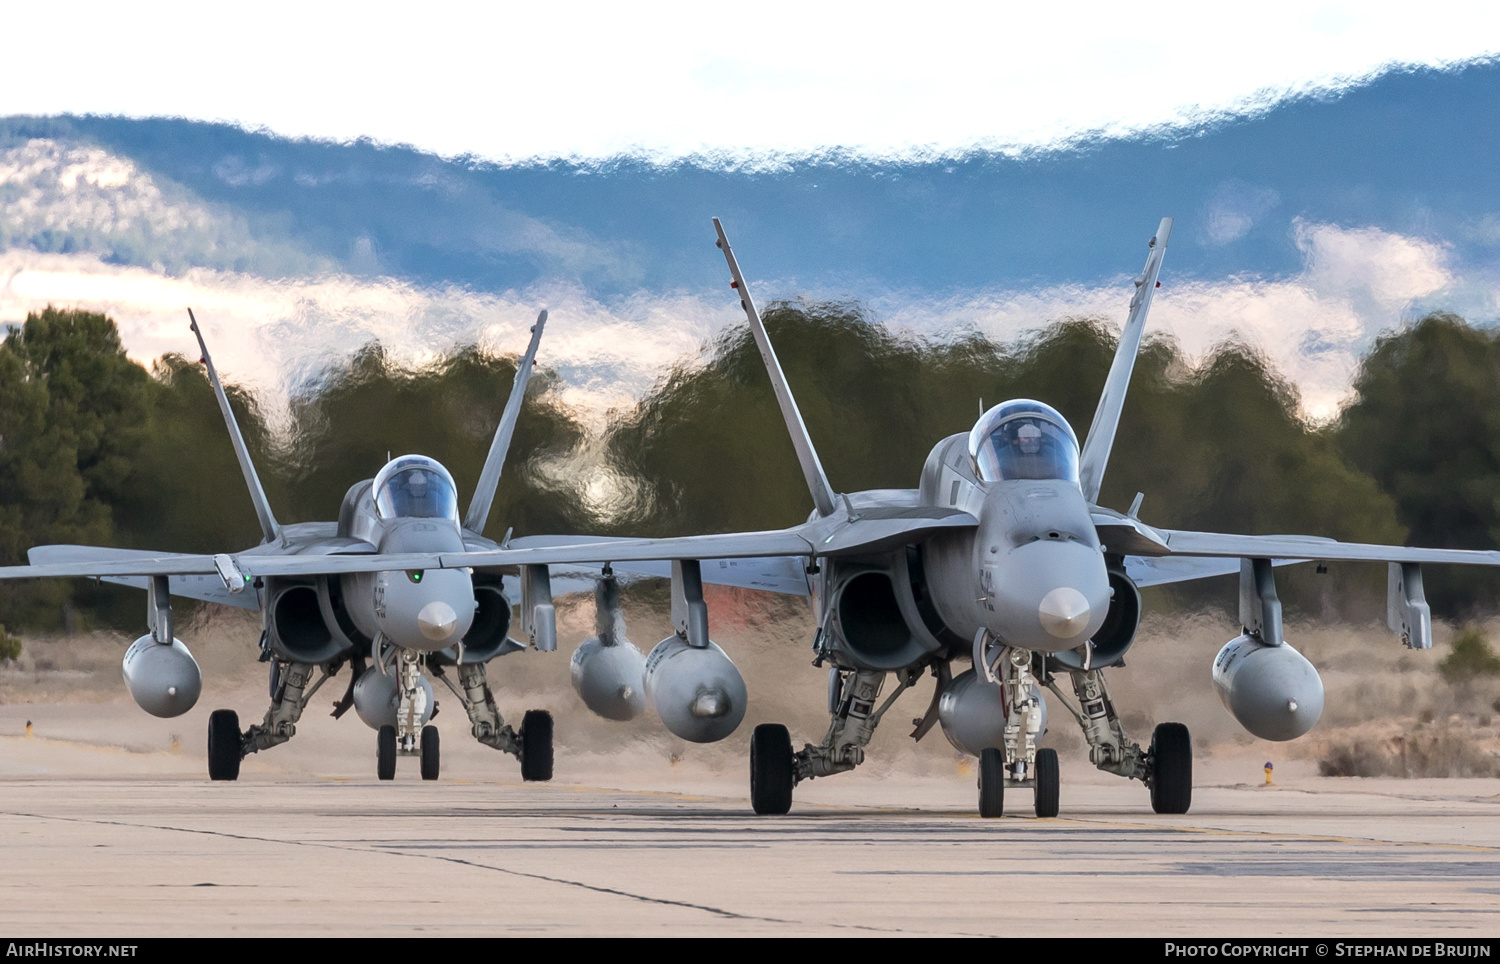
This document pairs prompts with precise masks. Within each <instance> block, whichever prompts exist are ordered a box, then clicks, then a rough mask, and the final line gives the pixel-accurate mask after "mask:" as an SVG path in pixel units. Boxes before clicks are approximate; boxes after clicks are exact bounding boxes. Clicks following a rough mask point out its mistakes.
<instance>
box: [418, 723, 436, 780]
mask: <svg viewBox="0 0 1500 964" xmlns="http://www.w3.org/2000/svg"><path fill="white" fill-rule="evenodd" d="M437 778H438V728H437V727H435V726H424V727H422V779H423V780H436V779H437Z"/></svg>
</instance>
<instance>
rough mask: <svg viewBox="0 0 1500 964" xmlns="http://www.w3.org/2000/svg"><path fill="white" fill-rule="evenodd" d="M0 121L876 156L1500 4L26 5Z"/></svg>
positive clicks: (457, 148) (1320, 81)
mask: <svg viewBox="0 0 1500 964" xmlns="http://www.w3.org/2000/svg"><path fill="white" fill-rule="evenodd" d="M5 33H6V35H7V38H8V42H6V43H5V44H4V45H3V49H4V53H5V61H6V75H7V83H5V84H4V85H0V116H3V115H13V114H57V113H103V114H121V115H128V116H134V117H142V116H182V117H187V118H192V119H200V120H227V121H233V122H236V123H240V124H244V125H247V126H250V127H265V128H268V129H270V130H271V131H274V132H276V133H279V134H283V135H292V136H312V137H317V138H331V139H338V140H346V139H352V138H356V137H371V138H374V139H376V140H378V141H382V142H390V143H406V144H411V145H413V146H416V147H419V148H422V149H424V150H430V151H435V152H437V153H440V154H443V155H445V156H455V155H461V154H474V155H478V156H481V157H485V158H491V159H522V158H531V157H539V156H540V157H556V156H578V157H600V156H606V155H610V154H614V153H617V152H621V151H630V152H633V153H643V154H648V155H651V156H656V157H662V158H671V157H677V156H682V155H684V154H691V153H695V152H703V153H709V154H715V155H717V154H721V153H726V152H728V153H733V154H738V155H743V154H745V153H764V152H793V153H800V152H807V151H814V150H817V149H819V148H826V147H829V146H842V147H845V148H852V149H856V150H858V151H860V152H861V153H868V154H874V155H879V156H890V155H902V156H910V155H912V154H917V153H923V152H930V151H937V152H951V151H960V150H963V149H965V148H969V147H973V146H985V147H992V148H993V147H1000V148H1013V147H1017V146H1034V145H1041V144H1049V143H1053V142H1055V141H1056V140H1058V139H1059V138H1066V137H1068V136H1070V135H1076V134H1078V133H1080V132H1090V131H1105V132H1125V131H1130V130H1138V129H1141V128H1145V127H1150V126H1152V125H1157V124H1163V123H1172V124H1180V123H1190V122H1191V121H1192V119H1194V118H1197V117H1201V116H1202V115H1203V114H1204V112H1214V111H1224V110H1233V111H1239V110H1243V109H1246V108H1247V107H1253V106H1254V105H1257V104H1267V103H1269V102H1271V101H1273V100H1274V99H1276V98H1277V97H1279V96H1281V95H1284V94H1286V93H1288V92H1294V91H1305V90H1307V89H1309V88H1318V87H1328V86H1340V85H1342V84H1345V83H1348V82H1349V81H1351V80H1355V79H1358V78H1362V77H1367V76H1368V75H1370V74H1371V73H1372V72H1375V71H1378V70H1379V69H1381V68H1382V67H1384V66H1387V65H1390V64H1449V63H1455V62H1459V61H1463V60H1468V59H1473V58H1476V57H1482V56H1487V55H1492V54H1494V53H1495V52H1496V51H1500V5H1497V4H1493V3H1471V2H1444V0H1429V2H1425V3H1423V4H1422V5H1421V7H1420V14H1419V15H1418V14H1417V12H1416V11H1415V9H1414V8H1413V7H1412V6H1411V5H1410V4H1393V3H1370V2H1364V3H1348V2H1341V3H1306V2H1280V0H1263V2H1257V3H1254V4H1236V5H1227V4H1205V3H1202V2H1199V0H1191V2H1175V0H1174V2H1153V3H1151V4H1143V5H1122V4H1118V3H1107V4H1106V3H1083V4H1080V3H1071V4H1069V3H1053V4H1014V3H1012V4H995V3H951V2H950V3H943V2H928V3H923V4H920V5H910V4H901V5H894V4H892V5H882V4H869V3H806V2H781V0H758V2H756V3H753V4H730V3H723V4H703V3H665V2H655V3H648V4H644V5H642V4H616V3H608V4H606V3H571V4H570V3H547V4H540V3H528V4H477V3H455V2H429V3H425V4H421V5H413V4H410V3H399V4H397V3H379V2H373V3H372V2H364V3H359V4H309V3H306V2H305V0H303V2H293V3H288V2H276V0H272V2H261V3H257V4H254V5H250V6H243V5H212V4H202V3H197V2H194V3H166V2H156V3H130V4H122V3H117V2H109V3H100V2H91V0H89V2H71V3H69V4H67V5H66V7H65V8H64V7H58V6H56V5H46V4H24V5H23V4H13V5H10V6H9V7H8V8H7V10H6V13H5Z"/></svg>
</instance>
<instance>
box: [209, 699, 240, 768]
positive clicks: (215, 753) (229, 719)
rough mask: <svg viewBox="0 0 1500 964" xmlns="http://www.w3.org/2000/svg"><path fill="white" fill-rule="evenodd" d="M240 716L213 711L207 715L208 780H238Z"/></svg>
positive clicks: (230, 712) (231, 711)
mask: <svg viewBox="0 0 1500 964" xmlns="http://www.w3.org/2000/svg"><path fill="white" fill-rule="evenodd" d="M241 759H243V754H242V753H241V752H240V715H239V714H238V713H236V712H235V711H234V710H214V711H213V712H212V713H210V714H209V715H208V778H209V779H210V780H238V779H239V778H240V760H241Z"/></svg>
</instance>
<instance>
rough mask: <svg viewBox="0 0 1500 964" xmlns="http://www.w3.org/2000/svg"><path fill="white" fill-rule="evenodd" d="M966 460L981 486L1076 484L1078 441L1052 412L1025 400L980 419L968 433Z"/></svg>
mask: <svg viewBox="0 0 1500 964" xmlns="http://www.w3.org/2000/svg"><path fill="white" fill-rule="evenodd" d="M969 455H970V456H972V457H973V459H974V470H975V472H976V473H977V474H978V475H979V478H980V479H981V480H982V481H985V482H1006V481H1012V480H1015V479H1057V480H1061V481H1064V482H1072V483H1074V484H1077V482H1078V437H1077V436H1076V435H1074V434H1073V429H1072V428H1071V427H1070V426H1069V425H1068V422H1067V420H1066V419H1065V418H1063V417H1062V415H1061V414H1060V413H1059V412H1058V411H1057V410H1056V409H1054V408H1052V407H1051V406H1050V405H1044V404H1042V403H1041V402H1037V401H1033V400H1031V399H1029V398H1021V399H1016V400H1014V401H1009V402H1005V403H1004V404H1002V405H996V406H995V407H994V408H992V409H990V410H989V411H987V412H985V413H984V414H983V415H981V416H980V418H979V421H978V422H977V423H975V425H974V428H973V430H972V431H971V432H970V433H969Z"/></svg>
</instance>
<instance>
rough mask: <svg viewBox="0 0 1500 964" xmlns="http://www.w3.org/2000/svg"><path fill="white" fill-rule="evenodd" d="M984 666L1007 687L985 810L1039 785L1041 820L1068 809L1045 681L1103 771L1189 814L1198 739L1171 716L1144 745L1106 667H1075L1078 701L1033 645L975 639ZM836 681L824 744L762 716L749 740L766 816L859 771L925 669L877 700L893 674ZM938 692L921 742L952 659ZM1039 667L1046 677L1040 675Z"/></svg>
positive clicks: (986, 771) (982, 772) (982, 783)
mask: <svg viewBox="0 0 1500 964" xmlns="http://www.w3.org/2000/svg"><path fill="white" fill-rule="evenodd" d="M975 652H976V655H977V657H978V658H977V659H976V670H977V671H978V672H979V673H980V674H981V675H982V676H983V677H984V678H985V679H986V680H988V681H989V682H990V683H992V684H993V685H997V686H999V687H1000V688H1001V690H1002V693H1003V697H1004V698H1003V706H1004V707H1005V726H1004V730H1003V737H1002V738H1001V739H1000V740H999V741H998V742H1000V743H1001V745H1000V746H996V747H990V748H986V749H985V750H984V751H983V752H982V753H981V754H980V756H979V768H978V769H979V780H978V783H979V814H980V816H983V817H999V816H1001V815H1002V814H1003V813H1004V812H1005V792H1006V790H1007V789H1011V790H1014V789H1021V788H1026V789H1030V790H1031V791H1032V799H1033V807H1034V810H1035V813H1036V815H1037V816H1038V817H1055V816H1057V814H1058V810H1059V799H1060V796H1061V793H1060V783H1061V773H1060V767H1059V765H1058V756H1057V751H1056V750H1054V749H1051V748H1050V747H1038V746H1037V741H1038V739H1040V737H1041V735H1042V704H1041V696H1040V690H1039V687H1040V686H1043V685H1045V686H1046V687H1047V688H1048V689H1050V690H1052V692H1053V693H1054V694H1055V695H1056V696H1057V698H1058V701H1059V702H1060V703H1061V704H1062V705H1063V707H1065V708H1066V709H1067V710H1068V712H1069V713H1071V714H1072V715H1073V717H1074V718H1075V719H1076V720H1077V721H1078V724H1079V727H1080V728H1081V729H1082V731H1083V736H1084V739H1085V740H1086V741H1087V742H1088V746H1089V761H1090V762H1091V763H1093V764H1094V765H1095V766H1096V767H1098V768H1099V769H1101V770H1105V771H1107V772H1110V773H1114V774H1118V775H1119V776H1123V777H1127V778H1130V779H1136V780H1140V781H1141V782H1143V783H1144V784H1145V785H1146V787H1147V788H1148V789H1149V790H1150V791H1151V806H1152V809H1153V810H1155V811H1156V812H1157V813H1163V814H1181V813H1187V812H1188V808H1189V807H1190V806H1191V805H1192V798H1193V753H1192V741H1191V738H1190V737H1189V735H1188V730H1187V727H1185V726H1183V725H1182V724H1181V723H1162V724H1160V725H1158V726H1157V727H1156V730H1155V732H1154V733H1153V735H1152V739H1151V746H1150V747H1149V748H1148V749H1145V750H1142V749H1141V747H1140V746H1139V745H1138V744H1136V743H1133V742H1131V741H1130V740H1129V739H1128V738H1127V737H1126V735H1125V730H1124V727H1123V726H1122V725H1121V723H1120V718H1119V715H1118V714H1117V713H1116V712H1115V708H1114V703H1113V701H1111V699H1110V697H1109V690H1108V688H1107V687H1106V686H1105V683H1104V673H1103V671H1102V670H1101V669H1086V670H1071V669H1070V670H1069V671H1068V674H1069V677H1070V678H1071V682H1072V684H1073V691H1074V694H1075V696H1076V699H1077V701H1078V706H1076V707H1075V706H1074V705H1073V704H1072V701H1070V700H1069V699H1068V698H1067V697H1066V696H1065V695H1064V694H1063V693H1062V691H1061V690H1060V689H1059V688H1058V686H1057V683H1056V681H1055V679H1054V678H1053V677H1052V675H1051V674H1050V673H1048V672H1046V670H1045V669H1044V668H1043V666H1042V662H1041V657H1038V656H1035V655H1034V654H1033V653H1031V652H1029V651H1027V650H1021V649H1015V648H1013V647H1009V646H1004V645H995V644H993V643H992V642H991V641H989V640H981V641H976V647H975ZM833 672H834V674H835V675H834V676H833V677H832V678H831V679H830V687H829V695H830V700H829V715H830V717H831V719H830V722H829V725H828V732H827V734H826V735H825V736H824V737H823V742H822V743H820V744H818V745H816V746H814V745H812V744H807V745H805V746H804V747H803V748H802V749H801V750H796V751H794V750H793V749H792V739H791V734H790V733H789V732H788V730H787V728H786V727H785V726H782V725H781V724H779V723H763V724H761V725H760V726H757V727H756V728H755V731H754V733H753V734H752V735H751V738H750V802H751V805H752V807H753V808H754V809H755V812H756V813H758V814H784V813H786V812H788V811H789V810H790V809H791V806H792V792H793V790H794V788H795V787H796V786H797V784H799V783H801V782H802V781H803V780H811V779H814V778H816V777H822V776H829V775H832V774H834V773H842V772H845V771H847V770H853V769H854V768H855V767H857V766H859V764H861V763H862V762H864V758H865V747H866V746H868V745H869V742H870V738H871V737H872V736H873V735H874V733H875V727H876V726H877V725H879V723H880V719H881V717H882V716H884V715H885V712H886V710H888V709H890V707H891V704H892V703H894V702H895V700H896V698H897V697H898V696H900V695H901V694H902V693H903V692H904V691H905V690H907V689H908V688H909V687H911V686H912V684H914V683H915V682H916V681H917V679H918V678H919V677H920V675H921V672H922V667H913V668H911V669H907V670H902V671H899V672H897V673H896V679H897V682H898V686H897V688H896V690H895V691H894V692H893V693H891V694H890V696H888V697H887V698H886V699H885V701H884V702H881V703H879V705H878V707H877V701H878V700H879V698H880V691H881V689H882V687H883V686H884V684H885V677H886V674H885V673H883V672H875V671H868V670H834V671H833ZM934 673H935V675H937V677H938V690H937V692H936V693H935V694H934V697H933V701H932V705H931V707H929V709H928V712H927V715H926V717H925V718H923V719H921V720H917V721H915V722H916V723H917V728H916V730H915V731H914V732H913V733H912V736H913V737H914V738H915V739H921V738H922V736H924V735H925V734H926V733H927V732H928V731H929V730H930V729H931V728H932V725H933V723H934V722H935V721H936V719H937V713H938V706H939V700H940V698H941V697H942V694H943V692H944V691H945V690H946V688H947V686H948V685H949V683H950V682H951V676H950V674H949V673H948V672H947V664H946V663H942V664H936V665H934ZM1038 673H1040V674H1041V675H1040V678H1039V676H1038Z"/></svg>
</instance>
